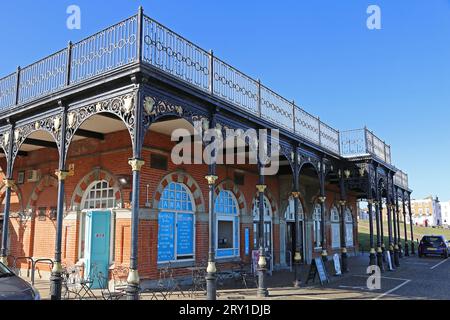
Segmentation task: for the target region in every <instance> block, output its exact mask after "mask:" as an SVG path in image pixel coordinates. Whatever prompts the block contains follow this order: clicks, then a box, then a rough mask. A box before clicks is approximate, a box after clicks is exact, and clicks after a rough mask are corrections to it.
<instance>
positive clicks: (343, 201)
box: [339, 200, 347, 207]
mask: <svg viewBox="0 0 450 320" xmlns="http://www.w3.org/2000/svg"><path fill="white" fill-rule="evenodd" d="M346 204H347V201H345V200H340V201H339V205H341V206H343V207H344V206H345V205H346Z"/></svg>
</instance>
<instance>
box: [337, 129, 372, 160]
mask: <svg viewBox="0 0 450 320" xmlns="http://www.w3.org/2000/svg"><path fill="white" fill-rule="evenodd" d="M339 138H340V140H341V141H340V143H341V155H342V156H347V157H348V156H350V157H357V156H362V155H366V154H367V148H366V136H365V132H364V129H356V130H349V131H341V132H339Z"/></svg>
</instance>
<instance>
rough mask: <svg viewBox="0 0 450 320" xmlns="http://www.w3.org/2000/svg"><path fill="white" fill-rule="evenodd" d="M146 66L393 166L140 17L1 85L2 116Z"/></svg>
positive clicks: (338, 148) (320, 141) (363, 136)
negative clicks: (98, 79) (99, 78)
mask: <svg viewBox="0 0 450 320" xmlns="http://www.w3.org/2000/svg"><path fill="white" fill-rule="evenodd" d="M138 62H141V63H143V64H147V65H151V66H152V67H154V68H156V69H158V70H160V71H163V72H165V73H166V74H168V75H170V76H172V77H174V78H176V79H177V80H179V81H182V82H184V83H187V84H189V85H191V86H193V87H195V88H197V89H199V90H202V91H204V92H205V93H208V94H211V95H212V96H214V97H216V98H219V99H222V100H223V101H226V102H228V103H230V104H231V105H233V106H235V107H237V108H239V109H242V110H244V111H246V112H249V113H251V114H253V115H255V116H257V117H259V118H261V119H264V120H266V121H268V122H269V123H272V124H274V125H276V126H279V127H281V128H283V129H285V130H287V131H288V132H291V133H293V134H297V135H299V136H301V137H302V138H304V139H305V140H307V141H309V142H311V143H313V144H315V145H318V146H320V147H322V148H324V149H325V150H327V151H329V152H331V153H333V154H336V155H342V156H346V157H352V156H358V155H362V154H372V155H375V156H377V157H378V158H379V159H381V160H382V161H385V162H387V163H389V164H390V163H391V152H390V146H388V145H386V144H385V143H384V142H383V141H381V140H380V139H379V138H378V137H377V136H375V135H374V134H373V132H370V131H369V130H367V129H360V130H353V131H345V132H339V131H338V130H335V129H334V128H332V127H330V126H328V125H327V124H325V123H323V122H322V121H321V120H320V119H319V118H318V117H315V116H313V115H311V114H309V113H308V112H306V111H305V110H303V109H302V108H301V107H299V106H297V105H296V104H295V103H294V102H293V101H289V100H287V99H285V98H283V97H282V96H280V95H279V94H277V93H276V92H274V91H272V90H271V89H269V88H267V87H266V86H264V85H262V84H261V82H260V81H259V80H255V79H252V78H251V77H249V76H247V75H246V74H244V73H242V72H240V71H239V70H237V69H236V68H234V67H232V66H231V65H229V64H227V63H226V62H224V61H222V60H220V59H218V58H217V57H215V56H214V55H213V53H212V52H207V51H205V50H203V49H202V48H200V47H198V46H197V45H195V44H193V43H192V42H190V41H189V40H187V39H185V38H184V37H182V36H180V35H178V34H177V33H175V32H173V31H172V30H170V29H169V28H167V27H165V26H163V25H161V24H160V23H158V22H157V21H155V20H153V19H151V18H149V17H147V16H145V15H144V14H143V13H142V11H141V10H139V13H138V14H136V15H134V16H132V17H130V18H128V19H125V20H123V21H121V22H119V23H117V24H115V25H113V26H111V27H108V28H106V29H104V30H102V31H100V32H98V33H96V34H94V35H92V36H90V37H88V38H86V39H83V40H81V41H79V42H77V43H74V44H72V43H69V45H68V46H67V48H65V49H62V50H60V51H58V52H56V53H54V54H52V55H50V56H48V57H46V58H44V59H42V60H40V61H38V62H35V63H33V64H31V65H30V66H27V67H25V68H22V69H21V68H18V69H17V72H15V73H12V74H10V75H8V76H6V77H4V78H1V79H0V113H6V112H7V111H8V109H10V108H12V107H18V108H20V106H21V105H22V104H25V103H30V102H32V101H35V100H37V99H39V98H42V97H44V96H47V95H50V94H54V93H56V92H58V91H60V90H61V89H63V88H66V87H69V86H72V85H75V84H80V83H83V82H86V81H88V80H90V79H93V78H95V77H97V76H100V75H104V74H106V73H108V72H110V71H113V70H117V69H119V68H122V67H124V66H127V65H130V64H133V63H138Z"/></svg>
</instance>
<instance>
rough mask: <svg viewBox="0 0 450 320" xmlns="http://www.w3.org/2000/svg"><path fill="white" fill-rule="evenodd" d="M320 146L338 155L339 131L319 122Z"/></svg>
mask: <svg viewBox="0 0 450 320" xmlns="http://www.w3.org/2000/svg"><path fill="white" fill-rule="evenodd" d="M320 144H321V146H322V147H324V148H325V149H328V150H331V151H333V152H335V153H337V154H339V131H337V130H335V129H333V128H332V127H330V126H329V125H327V124H325V123H323V122H322V121H321V122H320Z"/></svg>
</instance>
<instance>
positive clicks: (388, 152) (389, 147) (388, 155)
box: [385, 145, 391, 163]
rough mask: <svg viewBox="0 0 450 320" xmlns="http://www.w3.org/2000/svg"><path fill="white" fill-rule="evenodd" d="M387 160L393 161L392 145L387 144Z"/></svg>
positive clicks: (388, 161)
mask: <svg viewBox="0 0 450 320" xmlns="http://www.w3.org/2000/svg"><path fill="white" fill-rule="evenodd" d="M385 150H386V162H387V163H391V146H388V145H386V149H385Z"/></svg>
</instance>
